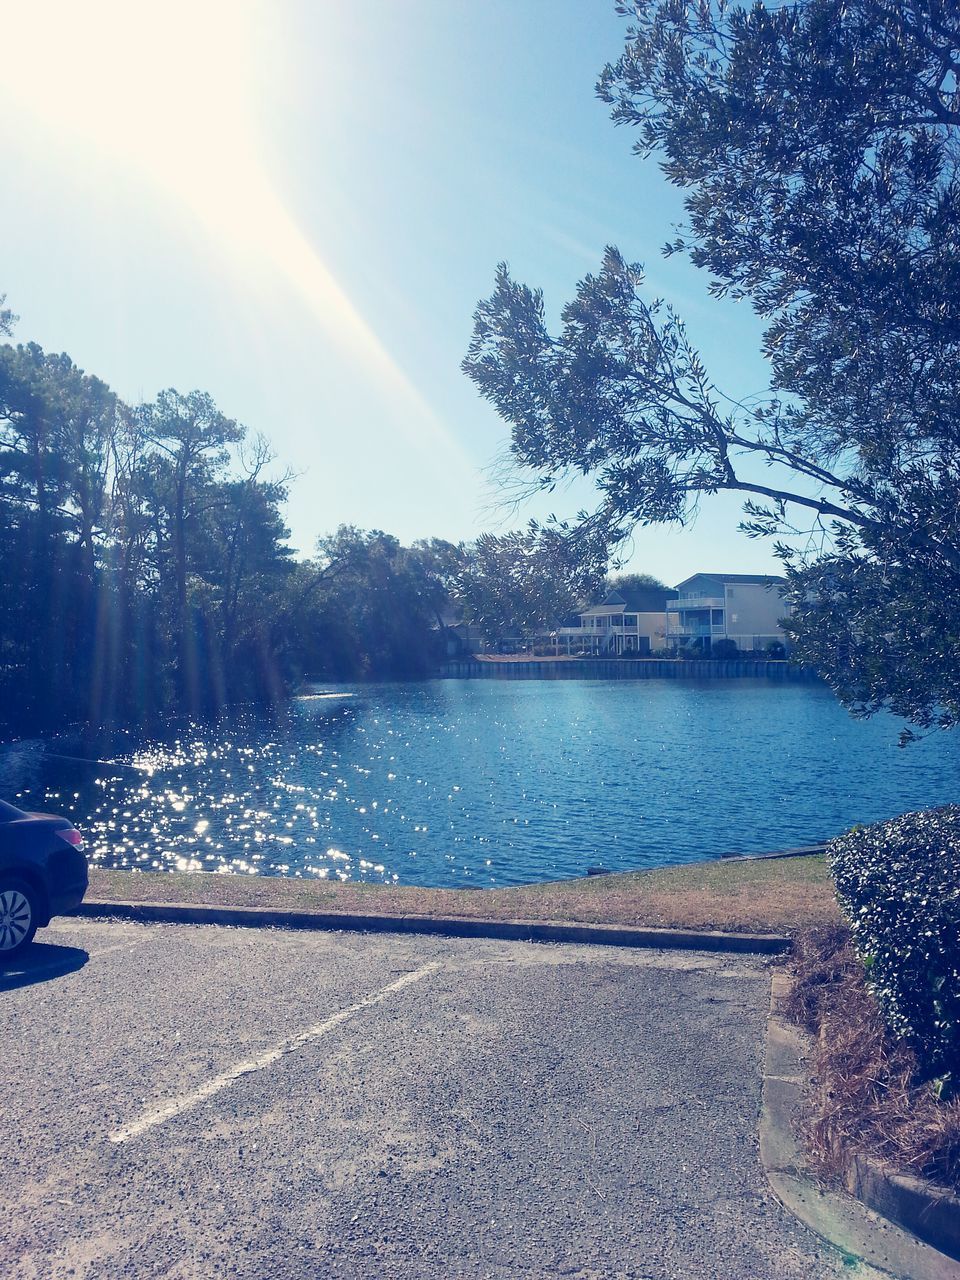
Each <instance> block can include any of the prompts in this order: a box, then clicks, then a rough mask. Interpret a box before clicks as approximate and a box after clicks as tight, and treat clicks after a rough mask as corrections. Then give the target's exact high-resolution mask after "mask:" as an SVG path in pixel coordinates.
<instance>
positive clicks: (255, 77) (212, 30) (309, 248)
mask: <svg viewBox="0 0 960 1280" xmlns="http://www.w3.org/2000/svg"><path fill="white" fill-rule="evenodd" d="M0 12H2V14H3V26H4V37H5V39H4V45H5V49H4V89H5V91H6V92H7V93H9V94H11V95H12V96H13V98H14V101H15V104H16V106H17V108H18V109H21V110H23V109H25V110H28V111H29V112H31V113H32V114H33V115H35V116H36V117H39V118H40V119H41V120H42V121H43V122H44V124H45V125H46V126H47V127H48V128H50V129H51V130H53V131H55V132H56V133H57V135H58V136H59V137H60V138H61V139H62V138H64V137H72V138H76V139H77V140H78V142H79V143H80V145H81V146H83V147H89V148H95V149H97V150H99V151H101V152H103V153H106V154H108V155H110V156H111V157H112V158H113V160H114V161H115V162H116V163H118V164H119V165H120V166H122V168H123V169H124V170H126V171H132V172H140V173H141V174H142V175H143V176H144V177H145V178H146V179H148V180H149V181H150V182H152V183H154V184H156V185H157V186H159V187H160V188H162V189H163V190H164V191H165V192H166V193H167V194H168V195H169V196H172V197H173V198H174V199H175V200H176V201H177V203H178V204H180V205H181V206H182V207H184V208H185V209H186V210H187V211H189V213H190V215H191V217H192V218H193V219H194V220H195V221H196V222H198V223H199V224H200V225H201V227H202V228H203V230H204V232H205V233H206V234H208V235H209V236H210V237H212V238H213V239H214V240H215V241H216V243H217V244H218V245H220V246H222V247H225V248H227V249H229V250H232V251H233V252H234V253H235V254H236V255H238V256H239V257H243V256H250V257H253V258H254V259H255V260H256V261H258V262H259V263H261V264H266V265H268V266H269V267H271V268H272V269H273V270H274V271H275V272H276V273H277V275H278V276H280V278H281V279H283V280H284V281H285V282H286V283H287V284H288V285H289V286H292V287H293V288H294V289H295V290H296V291H297V292H298V293H299V294H300V295H301V296H302V297H303V298H304V300H305V301H306V302H307V303H308V304H309V306H310V308H311V309H312V311H313V312H314V313H315V315H316V316H317V318H318V319H319V321H320V322H321V323H322V325H323V326H324V328H325V329H326V331H327V333H328V335H329V336H330V337H331V338H332V339H333V340H334V341H335V342H336V343H337V344H339V345H340V346H342V347H344V346H345V347H347V348H348V349H349V350H350V351H351V352H352V353H353V355H354V357H355V358H356V359H357V360H358V361H359V362H361V363H362V364H363V365H364V366H365V367H366V369H367V371H368V372H372V373H375V375H376V376H377V378H378V379H379V381H380V383H381V389H382V390H383V391H385V392H387V393H388V394H389V396H390V397H391V400H392V402H393V403H394V404H396V405H397V407H399V408H402V409H403V410H405V412H403V413H401V414H399V415H398V423H399V425H401V429H403V423H410V424H411V426H409V427H407V430H408V432H409V434H411V436H412V437H413V442H414V443H416V444H417V445H419V446H420V447H421V448H427V449H436V448H437V447H440V448H442V449H443V450H444V451H445V452H446V453H447V454H448V455H451V456H452V455H455V457H456V460H457V461H458V462H459V463H460V464H461V465H463V464H464V463H465V461H466V459H465V455H464V454H463V453H462V451H461V450H460V449H459V447H458V446H457V445H456V444H455V442H454V441H453V440H452V439H451V437H450V435H449V433H448V432H447V430H446V428H445V427H444V426H443V424H442V423H441V422H440V420H439V419H438V418H437V416H436V414H435V413H434V411H433V410H432V409H431V407H430V406H429V405H428V403H427V402H426V401H425V400H424V398H423V397H422V395H421V394H420V392H419V391H418V390H417V388H416V387H415V386H414V385H413V383H412V382H411V381H410V379H409V378H408V377H407V375H406V374H405V372H404V371H403V370H402V369H401V368H400V367H399V365H398V364H397V363H396V361H395V360H394V358H393V356H392V355H391V354H390V352H389V351H388V350H387V349H386V347H385V346H384V345H383V343H382V341H381V340H380V339H379V337H378V336H377V335H376V333H375V332H374V331H373V329H372V328H371V326H370V325H369V324H368V323H367V321H366V320H365V319H364V317H363V316H362V315H361V314H360V312H359V311H358V310H357V308H356V307H355V306H354V304H353V303H352V302H351V300H350V299H349V297H348V296H347V295H346V293H345V292H344V290H343V288H342V287H341V286H340V285H339V283H338V282H337V280H336V278H335V277H334V275H333V273H332V272H331V271H330V269H329V268H328V267H327V265H326V264H325V262H324V261H323V259H322V258H321V256H320V254H319V253H318V252H317V250H316V249H315V248H314V246H313V245H312V244H311V243H310V240H309V238H308V237H307V235H306V234H305V233H304V231H303V229H302V228H301V227H300V225H299V224H298V222H297V220H296V219H295V218H294V217H293V216H292V215H291V213H290V211H289V210H288V209H287V207H286V205H285V204H284V202H283V200H282V198H281V196H280V194H279V193H278V191H277V190H276V187H275V185H274V183H273V182H272V180H271V178H270V175H269V174H268V173H267V171H266V169H265V167H264V164H263V161H262V158H261V157H262V154H263V143H262V140H261V133H260V120H259V117H258V103H257V90H258V84H259V83H260V76H261V74H262V68H261V67H260V65H259V61H258V60H259V58H260V56H261V50H260V47H259V46H260V42H259V40H258V33H259V31H260V30H261V24H264V23H266V21H267V20H268V17H270V18H274V19H275V15H276V14H277V13H278V8H277V7H274V6H269V7H268V6H267V5H266V2H265V0H164V3H163V4H162V5H155V4H146V3H144V2H143V0H83V2H82V3H78V0H33V3H31V4H29V5H26V4H22V3H19V0H18V2H16V3H14V2H13V0H2V3H0ZM412 424H416V425H415V427H414V426H413V425H412Z"/></svg>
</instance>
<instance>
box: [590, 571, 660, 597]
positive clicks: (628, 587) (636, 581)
mask: <svg viewBox="0 0 960 1280" xmlns="http://www.w3.org/2000/svg"><path fill="white" fill-rule="evenodd" d="M605 586H606V588H607V590H608V591H619V592H621V593H623V592H624V591H650V590H654V591H667V590H668V589H669V588H668V587H667V584H666V583H665V582H661V581H660V579H659V578H655V577H654V575H653V574H652V573H613V574H610V575H609V576H608V578H607V580H606V583H605Z"/></svg>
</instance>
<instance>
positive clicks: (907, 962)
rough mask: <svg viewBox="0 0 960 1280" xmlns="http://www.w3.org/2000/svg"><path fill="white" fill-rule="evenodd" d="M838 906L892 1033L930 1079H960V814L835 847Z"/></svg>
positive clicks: (912, 819)
mask: <svg viewBox="0 0 960 1280" xmlns="http://www.w3.org/2000/svg"><path fill="white" fill-rule="evenodd" d="M829 851H830V863H831V867H832V870H833V878H834V882H835V884H836V888H837V897H838V899H839V902H840V906H841V908H842V910H843V912H844V914H845V915H846V916H847V917H848V919H849V921H850V926H851V929H852V931H853V939H854V944H855V946H856V948H857V951H858V953H859V955H860V957H861V959H862V960H863V962H864V965H865V967H866V971H867V980H868V983H869V986H870V988H871V990H872V991H873V994H874V996H875V998H876V1000H877V1003H878V1005H879V1006H880V1010H881V1012H882V1013H883V1015H884V1018H885V1019H886V1022H887V1025H888V1026H889V1027H890V1030H891V1031H892V1032H893V1034H894V1035H895V1036H896V1037H897V1038H898V1039H903V1040H906V1041H908V1042H909V1043H910V1044H911V1046H912V1047H913V1049H914V1051H915V1052H916V1054H917V1057H918V1059H919V1061H920V1065H921V1069H922V1070H923V1073H924V1075H926V1076H927V1077H931V1078H932V1077H934V1076H937V1075H952V1076H953V1079H954V1081H955V1082H956V1081H957V1077H958V1075H960V807H958V806H957V805H949V806H947V807H946V808H943V809H930V810H927V811H925V812H922V813H905V814H903V816H902V817H900V818H893V819H891V820H890V821H889V822H878V823H876V824H875V825H874V826H871V827H855V828H854V829H853V830H852V831H850V832H848V833H847V834H846V835H843V836H840V837H839V838H838V839H836V840H834V841H832V842H831V844H830V850H829Z"/></svg>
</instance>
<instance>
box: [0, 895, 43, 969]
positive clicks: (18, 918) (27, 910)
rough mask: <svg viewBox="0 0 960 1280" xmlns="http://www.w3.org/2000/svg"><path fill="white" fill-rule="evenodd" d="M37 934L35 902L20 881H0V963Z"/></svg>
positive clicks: (21, 948)
mask: <svg viewBox="0 0 960 1280" xmlns="http://www.w3.org/2000/svg"><path fill="white" fill-rule="evenodd" d="M36 932H37V900H36V895H35V893H34V892H33V890H32V889H31V888H30V886H29V885H27V884H24V882H23V881H22V880H2V881H0V961H3V960H7V959H9V957H10V956H12V955H16V953H17V952H18V951H22V950H23V948H24V947H25V946H26V945H27V944H28V943H30V942H32V941H33V935H34V934H35V933H36Z"/></svg>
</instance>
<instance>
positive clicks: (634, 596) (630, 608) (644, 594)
mask: <svg viewBox="0 0 960 1280" xmlns="http://www.w3.org/2000/svg"><path fill="white" fill-rule="evenodd" d="M676 598H677V593H676V591H673V590H671V589H670V588H669V587H635V588H633V589H631V588H629V587H627V588H626V589H625V590H623V591H608V592H607V594H606V595H605V596H604V597H603V599H602V600H601V601H600V602H599V603H598V604H593V605H591V606H590V608H589V609H584V610H583V612H584V613H591V612H592V611H593V610H594V609H605V610H606V611H607V612H609V613H619V612H620V610H621V609H622V610H623V612H624V613H663V612H664V610H665V609H666V607H667V601H668V600H676Z"/></svg>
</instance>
